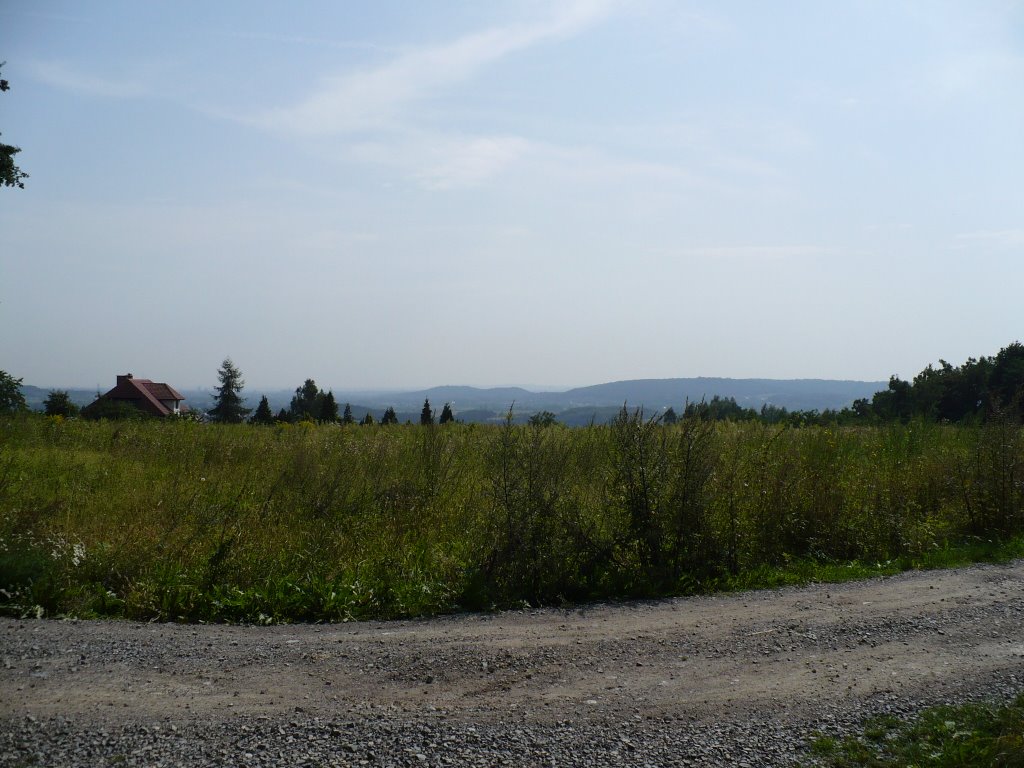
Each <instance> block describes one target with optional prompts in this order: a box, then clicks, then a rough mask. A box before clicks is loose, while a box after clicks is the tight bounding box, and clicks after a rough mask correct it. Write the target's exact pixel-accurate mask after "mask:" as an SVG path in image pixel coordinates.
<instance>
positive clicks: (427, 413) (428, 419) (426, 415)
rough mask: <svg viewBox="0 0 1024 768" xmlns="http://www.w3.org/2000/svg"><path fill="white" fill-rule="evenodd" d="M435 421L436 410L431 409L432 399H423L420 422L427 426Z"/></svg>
mask: <svg viewBox="0 0 1024 768" xmlns="http://www.w3.org/2000/svg"><path fill="white" fill-rule="evenodd" d="M433 423H434V412H433V411H432V410H430V399H429V398H428V399H425V400H424V401H423V410H422V411H420V424H422V425H423V426H427V425H428V424H433Z"/></svg>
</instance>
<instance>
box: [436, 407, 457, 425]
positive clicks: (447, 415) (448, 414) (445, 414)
mask: <svg viewBox="0 0 1024 768" xmlns="http://www.w3.org/2000/svg"><path fill="white" fill-rule="evenodd" d="M449 421H455V414H454V413H452V407H451V405H449V404H448V403H445V404H444V408H442V409H441V418H439V419H438V420H437V423H438V424H447V423H448V422H449Z"/></svg>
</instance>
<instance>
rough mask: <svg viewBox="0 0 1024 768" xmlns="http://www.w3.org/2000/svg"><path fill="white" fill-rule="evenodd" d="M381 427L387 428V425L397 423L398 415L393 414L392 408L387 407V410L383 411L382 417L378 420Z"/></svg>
mask: <svg viewBox="0 0 1024 768" xmlns="http://www.w3.org/2000/svg"><path fill="white" fill-rule="evenodd" d="M380 423H381V426H387V425H388V424H397V423H398V414H397V413H395V409H394V407H393V406H390V405H389V406H388V407H387V410H386V411H384V415H383V416H382V417H381V419H380Z"/></svg>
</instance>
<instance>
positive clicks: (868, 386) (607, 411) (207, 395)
mask: <svg viewBox="0 0 1024 768" xmlns="http://www.w3.org/2000/svg"><path fill="white" fill-rule="evenodd" d="M168 383H170V384H172V386H173V382H168ZM887 384H888V383H887V382H884V381H846V380H834V379H725V378H709V377H699V378H685V379H684V378H679V379H633V380H628V381H613V382H609V383H606V384H596V385H592V386H586V387H576V388H574V389H569V390H566V391H564V392H534V391H531V390H528V389H523V388H520V387H493V388H479V387H467V386H440V387H431V388H429V389H421V390H414V391H408V392H386V391H366V390H360V391H344V390H339V391H335V392H334V397H335V399H336V400H337V402H338V403H339V404H340V405H341V406H342V407H344V405H345V403H349V404H350V405H351V407H352V412H353V415H354V416H355V418H356V419H360V418H362V416H363V415H364V414H365V413H367V412H370V413H372V414H374V417H375V418H376V417H378V416H379V415H380V414H381V413H382V412H383V410H384V409H385V408H387V407H389V406H390V407H393V408H394V409H395V410H396V412H397V414H398V418H399V421H401V422H405V421H413V422H417V421H418V420H419V415H420V410H421V408H422V407H423V401H424V400H425V399H429V400H430V404H431V406H432V408H433V409H434V410H435V412H437V413H440V410H441V407H442V406H443V405H444V404H445V403H450V404H451V406H452V409H453V411H454V412H455V416H456V418H457V419H459V420H461V421H466V422H489V421H500V420H501V419H503V418H504V416H505V414H507V413H508V410H509V408H510V407H511V408H513V409H514V413H515V416H516V418H517V419H519V420H522V419H525V418H528V417H529V416H530V415H532V414H534V413H537V412H539V411H550V412H552V413H554V414H555V415H556V416H558V418H559V420H560V421H562V422H563V423H566V424H569V425H573V426H577V425H585V424H589V423H591V422H594V423H602V422H605V421H608V420H609V419H611V418H613V417H614V415H615V414H616V413H617V412H618V410H619V409H620V408H621V407H622V405H623V404H626V405H628V406H629V407H630V408H638V407H642V408H644V410H645V411H647V412H649V413H651V414H652V415H653V414H655V413H660V412H662V411H664V410H665V409H666V408H668V407H672V408H674V409H675V410H676V411H677V412H679V411H681V410H682V408H683V406H684V405H685V404H686V403H687V402H700V401H701V400H710V399H711V398H713V397H715V396H718V397H722V398H729V397H731V398H734V399H735V400H736V402H737V403H738V404H739V405H741V406H743V407H744V408H754V409H760V408H761V406H762V405H765V404H768V405H774V406H778V407H782V408H786V409H788V410H791V411H793V410H819V411H820V410H825V409H827V408H831V409H840V408H843V407H846V406H848V405H850V404H851V403H852V402H853V401H854V400H856V399H858V398H862V397H863V398H868V399H871V397H872V395H874V393H875V392H878V391H880V390H884V389H885V388H886V387H887ZM180 391H181V393H182V394H183V395H185V397H186V402H187V403H188V404H189V405H190V406H191V407H192V408H197V409H199V410H205V409H206V408H208V407H210V405H211V402H212V392H213V390H212V389H181V390H180ZM22 392H23V393H24V395H25V400H26V402H27V403H28V405H29V407H30V408H32V409H34V410H42V407H43V401H44V400H45V399H46V396H47V394H48V393H49V390H48V389H44V388H41V387H34V386H24V387H22ZM67 392H68V394H69V395H70V397H71V399H72V400H73V401H74V402H75V403H77V404H78V405H85V404H87V403H90V402H92V400H93V399H94V398H95V397H96V390H95V389H82V388H75V389H68V390H67ZM243 394H244V396H245V397H246V399H247V401H248V405H249V406H250V407H255V405H256V403H257V402H258V401H259V399H260V397H261V396H262V395H266V396H267V400H268V401H269V402H270V406H271V409H272V410H273V411H274V412H275V413H277V412H278V411H279V410H280V409H281V408H287V407H288V405H289V403H290V402H291V398H292V395H293V394H294V390H273V391H270V390H268V391H260V390H257V389H247V390H245V392H244V393H243Z"/></svg>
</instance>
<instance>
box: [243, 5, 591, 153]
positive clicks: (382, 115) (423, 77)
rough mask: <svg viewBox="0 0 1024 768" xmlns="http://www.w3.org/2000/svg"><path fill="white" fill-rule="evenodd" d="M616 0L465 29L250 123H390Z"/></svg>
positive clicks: (323, 132)
mask: <svg viewBox="0 0 1024 768" xmlns="http://www.w3.org/2000/svg"><path fill="white" fill-rule="evenodd" d="M610 8H611V0H577V1H576V2H573V3H570V4H568V5H563V6H559V10H558V12H557V13H556V14H555V15H554V16H552V17H551V18H550V19H548V20H546V21H543V22H540V23H536V24H515V25H508V26H503V27H495V28H493V29H488V30H484V31H482V32H477V33H475V34H471V35H467V36H465V37H462V38H459V39H457V40H455V41H453V42H450V43H447V44H445V45H439V46H434V47H428V48H421V49H417V50H414V51H411V52H409V53H405V54H402V55H400V56H398V57H396V58H395V59H394V60H392V61H391V62H390V63H388V64H385V65H383V66H381V67H378V68H376V69H371V70H365V71H362V72H356V73H347V74H344V75H339V76H335V77H330V78H327V79H326V80H324V81H323V82H322V83H321V84H320V85H319V87H317V88H316V89H315V90H314V91H313V92H312V93H311V94H310V95H309V96H307V97H306V98H305V99H304V100H302V101H301V102H299V103H298V104H295V105H293V106H291V107H283V108H278V109H275V110H271V111H269V112H265V113H263V114H261V115H259V116H257V117H256V118H255V119H254V120H252V122H254V123H256V124H259V125H263V126H265V127H267V128H270V129H273V130H277V131H281V132H283V133H288V134H293V135H298V136H327V135H332V134H344V133H350V132H353V131H359V130H365V129H369V128H375V127H380V126H381V125H386V124H388V123H389V122H390V121H392V120H393V119H394V118H395V117H397V116H398V115H399V114H400V113H401V111H402V110H403V109H404V108H405V107H406V106H408V105H409V104H411V103H413V102H416V101H419V100H421V99H424V98H426V97H429V96H431V95H433V94H435V93H437V92H438V91H440V90H442V89H444V88H446V87H448V86H451V85H454V84H456V83H459V82H462V81H464V80H466V79H468V78H470V77H472V76H473V75H474V74H475V73H476V72H477V71H479V70H480V69H481V68H482V67H484V66H486V65H487V64H490V63H492V62H495V61H497V60H499V59H501V58H503V57H505V56H508V55H509V54H511V53H514V52H516V51H520V50H523V49H526V48H529V47H531V46H533V45H537V44H539V43H542V42H545V41H548V40H553V39H560V38H564V37H569V36H572V35H574V34H577V33H578V32H579V31H581V30H582V29H583V28H585V27H586V26H588V25H590V24H593V23H595V22H597V21H599V20H600V19H602V18H604V17H605V16H606V15H607V14H608V12H609V10H610Z"/></svg>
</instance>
